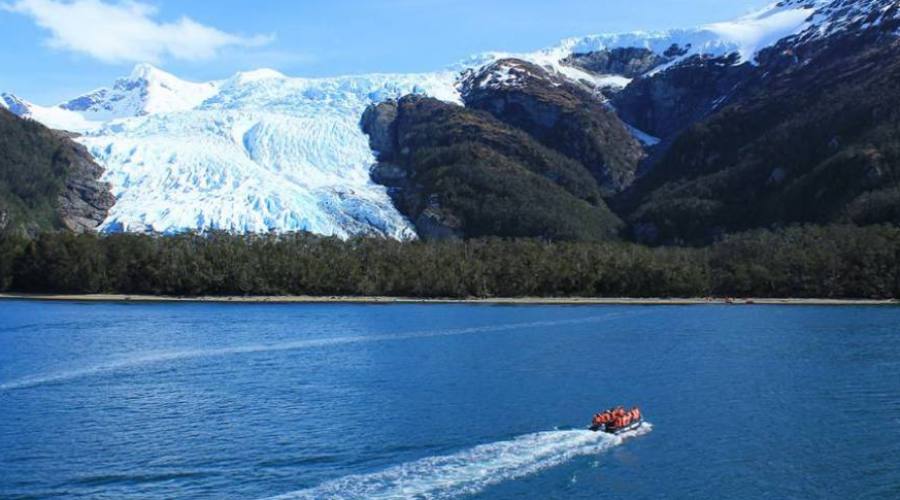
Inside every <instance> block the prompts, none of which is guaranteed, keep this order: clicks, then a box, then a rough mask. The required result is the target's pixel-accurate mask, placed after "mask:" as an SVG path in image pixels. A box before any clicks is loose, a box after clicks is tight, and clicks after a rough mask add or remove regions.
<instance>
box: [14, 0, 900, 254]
mask: <svg viewBox="0 0 900 500" xmlns="http://www.w3.org/2000/svg"><path fill="white" fill-rule="evenodd" d="M897 19H898V6H897V2H896V0H784V1H781V2H778V3H776V4H773V5H771V6H769V7H767V8H765V9H762V10H760V11H759V12H755V13H752V14H749V15H747V16H744V17H741V18H739V19H736V20H733V21H728V22H722V23H714V24H710V25H707V26H702V27H698V28H692V29H674V30H669V31H661V32H636V33H626V34H609V35H594V36H588V37H581V38H572V39H568V40H564V41H562V42H561V43H560V44H558V45H556V46H554V47H550V48H548V49H546V50H541V51H538V52H534V53H526V54H510V53H487V54H480V55H477V56H473V57H472V58H470V59H468V60H466V61H463V62H461V63H459V64H457V65H454V66H451V67H450V68H448V69H447V70H445V71H440V72H435V73H426V74H414V75H360V76H350V77H339V78H319V79H305V78H290V77H287V76H284V75H282V74H280V73H277V72H275V71H272V70H259V71H254V72H248V73H239V74H238V75H235V76H233V77H231V78H228V79H225V80H219V81H214V82H207V83H192V82H187V81H184V80H181V79H179V78H177V77H175V76H173V75H170V74H167V73H165V72H163V71H161V70H159V69H156V68H153V67H151V66H148V65H139V66H138V67H136V68H135V71H134V72H133V73H132V74H131V75H130V76H129V77H127V78H123V79H120V80H118V81H116V82H115V83H114V84H113V86H112V87H111V88H109V89H100V90H97V91H94V92H91V93H89V94H86V95H84V96H81V97H78V98H75V99H72V100H70V101H67V102H65V103H63V104H61V105H59V106H54V107H41V106H36V105H34V104H31V103H28V102H27V101H24V100H22V99H20V98H17V97H15V96H10V95H4V96H3V99H2V100H0V103H3V105H4V107H7V108H9V109H10V110H12V111H13V112H14V113H16V114H19V115H20V116H25V117H31V118H33V119H35V120H38V121H41V122H43V123H45V124H47V125H48V126H51V127H55V128H62V129H67V130H71V131H76V132H80V133H81V134H82V135H81V136H80V137H78V138H77V141H78V142H80V143H81V144H83V145H84V146H85V147H86V148H87V150H88V151H90V153H91V155H93V157H94V158H95V159H96V160H97V161H98V162H99V163H100V164H101V165H103V166H104V167H105V168H106V173H105V175H104V180H106V181H108V182H110V183H111V184H112V186H113V190H114V193H115V195H116V197H117V199H118V202H117V203H116V205H115V206H114V207H113V209H112V210H111V211H110V213H109V216H108V217H107V218H106V220H105V221H104V222H103V224H102V225H101V229H102V230H104V231H123V230H124V231H158V232H177V231H182V230H185V229H201V230H203V229H224V230H229V231H236V232H267V231H279V232H282V231H293V230H306V231H311V232H315V233H319V234H324V235H336V236H339V237H349V236H353V235H357V234H369V235H380V236H386V237H391V238H397V239H407V238H414V237H416V236H417V235H426V236H427V235H428V234H432V233H431V230H432V229H436V228H437V229H438V232H441V231H442V229H440V228H443V229H447V230H448V231H449V233H450V234H453V235H463V236H467V235H472V234H485V233H490V231H489V230H486V229H485V228H488V227H492V226H491V224H493V225H494V226H493V227H501V228H504V229H502V230H499V229H498V230H497V231H496V232H497V234H517V235H518V234H536V235H542V236H553V235H555V236H558V237H563V235H565V237H573V236H572V235H578V236H576V237H586V238H596V237H598V235H601V234H603V235H609V234H610V228H613V227H619V223H618V222H617V220H618V218H617V217H615V216H614V215H612V214H611V213H609V212H608V210H607V205H609V206H611V207H612V208H613V210H614V211H616V212H617V213H618V215H619V217H621V218H622V219H624V220H625V222H626V223H627V224H628V226H629V230H628V231H627V232H626V233H625V234H629V235H632V236H634V237H636V238H638V239H640V240H642V241H648V242H675V241H690V242H699V241H705V240H708V239H710V238H715V237H717V235H719V234H721V233H723V232H731V231H737V230H742V229H745V228H750V227H760V226H772V225H777V224H783V223H789V222H805V221H813V222H828V221H835V220H850V221H854V222H880V221H891V220H894V219H892V217H893V216H892V215H890V214H893V213H894V211H895V210H896V209H895V208H894V205H893V201H892V200H893V199H894V198H893V195H892V194H891V193H893V192H894V191H893V190H894V189H895V187H894V185H893V184H891V182H893V180H892V179H894V173H893V170H892V169H891V168H890V165H891V161H893V156H892V154H893V153H892V150H891V146H890V144H891V137H894V135H893V134H894V129H893V128H892V127H893V118H892V116H893V115H892V112H891V111H890V110H892V109H896V107H885V106H894V101H893V99H894V87H893V85H892V83H891V78H893V77H894V74H893V73H892V71H893V70H892V69H891V68H892V67H893V62H894V60H895V59H896V56H894V55H893V54H894V53H895V52H896V47H895V42H896V39H897V35H898V30H897V26H896V23H897ZM826 90H827V91H826ZM409 95H412V96H429V97H431V98H434V99H437V101H435V100H421V99H414V98H406V99H404V97H405V96H409ZM438 101H439V102H438ZM385 102H389V103H405V104H407V105H409V106H410V109H409V110H408V113H406V112H404V113H400V114H401V115H404V116H407V117H408V118H409V121H408V122H406V121H404V122H402V123H403V124H404V126H405V127H406V130H409V131H415V132H416V133H421V132H422V131H423V130H427V131H429V133H432V134H434V136H433V137H424V138H423V137H417V138H416V140H415V141H414V143H411V144H410V145H409V146H408V147H409V152H408V154H407V153H403V151H404V149H405V148H406V147H407V146H400V145H401V144H406V143H407V142H408V141H407V138H406V137H402V136H399V137H398V136H394V135H392V134H393V133H395V132H396V130H394V128H396V127H395V118H396V117H393V118H392V117H391V116H390V112H388V113H387V114H383V113H381V114H378V113H375V112H374V111H371V112H370V113H375V115H374V117H373V116H372V115H371V114H370V116H369V118H370V120H363V123H364V124H366V123H368V124H369V126H368V127H367V130H368V131H369V132H373V130H378V131H379V133H381V135H382V137H380V138H374V139H373V140H372V141H371V142H370V138H369V137H367V136H366V134H365V133H364V131H363V130H362V129H361V127H360V120H361V118H362V117H363V114H364V113H365V112H366V110H367V109H370V110H372V109H377V105H378V104H380V103H385ZM411 103H417V104H416V105H415V106H413V105H412V104H411ZM442 103H443V104H442ZM856 103H864V106H857V104H856ZM373 106H374V108H373ZM388 107H390V105H388ZM401 108H402V106H401ZM809 110H812V112H810V113H806V111H809ZM381 111H384V108H382V110H381ZM861 113H862V114H861ZM865 113H869V114H868V115H865ZM863 116H866V117H868V121H866V120H865V119H863ZM428 120H432V121H431V122H429V121H428ZM813 120H820V121H818V122H815V121H813ZM821 120H827V121H825V122H822V121H821ZM379 122H382V124H386V126H385V127H379V126H377V125H378V124H379ZM373 123H374V124H375V125H376V126H374V127H373V126H372V125H373ZM826 125H827V126H826ZM814 126H820V128H823V127H824V128H823V131H822V132H821V134H820V135H821V136H822V137H825V136H827V137H828V140H826V141H825V146H827V147H824V148H823V147H822V144H821V142H810V143H803V146H804V147H807V148H808V149H809V150H810V151H808V152H807V153H803V154H799V153H796V149H798V148H797V147H796V146H797V141H796V139H797V138H803V139H804V140H806V139H809V140H813V139H815V141H818V140H819V135H817V134H818V133H812V132H811V127H814ZM442 127H446V129H442ZM466 127H470V128H466ZM473 131H478V132H484V133H485V134H486V138H483V139H484V140H479V138H477V137H471V136H467V135H465V134H463V135H459V134H461V133H462V132H465V133H470V132H473ZM460 137H463V138H465V139H466V140H465V144H464V148H463V149H465V148H468V151H466V152H463V151H461V150H456V151H454V152H453V154H449V153H447V150H446V148H447V147H449V144H447V143H446V141H450V140H457V139H459V138H460ZM498 137H502V138H503V140H497V138H498ZM385 138H390V140H389V141H388V140H385ZM832 139H834V140H832ZM442 141H443V142H442ZM510 141H519V142H520V144H519V145H518V146H515V147H514V146H512V145H511V142H510ZM377 144H381V145H382V146H383V145H385V144H390V145H391V146H393V147H400V150H399V152H400V153H403V154H401V155H400V157H401V160H399V161H398V160H397V159H396V158H394V157H391V153H390V152H385V151H380V150H378V148H377V147H376V148H375V150H374V151H373V149H372V147H371V146H372V145H377ZM870 146H871V147H870ZM442 148H444V149H442ZM799 149H803V148H799ZM813 149H814V151H813ZM520 150H528V151H531V152H539V154H536V155H533V156H529V157H523V156H521V155H520V154H519V153H516V154H512V153H511V151H520ZM437 151H440V152H441V153H440V154H439V155H438V154H437V153H436V152H437ZM473 151H474V152H475V153H473ZM825 152H829V154H828V155H825ZM394 153H396V151H395V152H394ZM385 155H387V156H385ZM430 155H431V156H430ZM434 155H436V156H434ZM510 155H512V156H510ZM844 157H852V158H869V159H872V158H877V159H878V160H877V161H875V160H871V161H869V160H866V161H858V162H857V163H853V162H851V163H853V165H854V166H853V167H852V168H850V167H846V165H847V163H846V162H844V163H841V161H842V160H841V158H844ZM547 158H555V160H554V161H555V163H556V167H555V168H556V172H555V173H554V169H553V168H550V167H549V166H548V165H546V164H545V163H546V159H547ZM437 159H440V160H441V161H444V162H446V163H445V164H440V165H439V164H435V163H434V161H437ZM379 160H380V162H379ZM854 161H856V160H854ZM835 162H837V163H835ZM376 163H380V167H378V168H376V169H375V170H374V176H372V175H370V168H371V167H372V166H373V165H374V164H376ZM385 164H388V165H390V166H391V168H394V167H396V168H394V170H391V168H386V167H385V166H384V165H385ZM841 165H845V166H843V167H842V166H841ZM861 165H865V166H861ZM398 169H399V170H398ZM848 169H849V170H848ZM853 169H856V170H853ZM860 169H861V170H860ZM500 171H504V172H507V173H509V174H510V177H509V179H508V180H509V181H510V184H509V185H506V186H503V185H500V184H492V183H493V182H494V181H495V180H496V179H497V177H498V172H500ZM858 171H859V172H862V175H863V177H864V178H866V179H870V180H869V181H865V182H863V181H862V180H860V179H862V178H863V177H859V175H858V174H859V172H858ZM391 172H393V174H395V175H388V174H390V173H391ZM562 172H565V175H562V174H561V173H562ZM853 172H856V173H853ZM867 172H875V173H867ZM401 174H402V175H401ZM556 174H560V175H562V176H561V177H559V178H555V177H554V175H556ZM396 175H401V177H402V176H405V178H406V180H404V181H402V182H401V181H399V180H398V179H396V178H394V177H396ZM443 175H446V176H447V177H442V176H443ZM529 176H530V177H529ZM373 177H374V178H373ZM426 178H427V182H425V181H424V180H423V179H426ZM576 178H577V179H589V180H585V181H584V183H583V185H582V186H580V187H579V189H581V190H584V191H592V190H593V189H594V186H597V187H598V189H599V194H600V197H601V198H603V199H596V197H592V196H585V195H584V193H581V192H578V190H577V189H574V188H573V186H572V183H571V180H572V179H576ZM833 178H840V179H841V181H840V182H833V181H829V179H833ZM409 179H415V180H416V182H414V183H413V184H403V185H398V184H397V183H398V182H401V184H402V183H403V182H407V181H408V180H409ZM524 179H528V180H527V181H525V180H524ZM770 179H771V182H770V181H769V180H770ZM486 180H490V182H488V183H487V184H485V181H486ZM519 182H524V183H525V184H528V185H529V186H530V187H529V188H527V189H526V191H527V192H531V189H533V188H534V187H535V186H537V185H538V184H540V183H544V185H546V187H547V190H546V193H547V198H546V199H542V201H541V203H540V204H536V205H535V206H544V207H547V210H546V211H542V210H524V209H525V208H533V207H523V206H522V199H520V198H516V197H515V196H514V194H517V193H513V192H512V191H510V189H513V186H518V185H520V184H517V183H519ZM548 182H549V184H547V183H548ZM479 183H480V184H479ZM525 184H522V185H525ZM450 186H452V189H450ZM495 187H496V188H497V189H499V190H500V191H491V188H495ZM463 188H465V189H463ZM523 189H524V188H523ZM504 190H506V191H504ZM451 191H452V192H453V193H454V195H457V194H459V193H462V192H463V191H468V193H469V194H466V195H465V196H462V197H459V196H457V197H456V198H455V200H456V201H457V202H459V204H458V205H456V206H455V208H453V209H452V210H449V211H445V210H443V209H442V210H440V211H438V212H439V213H437V216H436V218H432V219H430V220H433V221H434V220H436V221H438V222H439V223H440V224H438V225H437V226H433V225H428V224H423V220H422V219H421V217H422V214H423V213H431V212H429V211H428V210H429V209H428V208H427V206H428V203H429V202H428V199H429V198H430V197H431V196H432V195H436V196H437V197H438V198H441V197H444V198H446V197H447V196H449V194H450V193H451ZM489 193H493V194H489ZM479 196H485V197H487V196H493V197H496V198H498V199H500V198H503V199H509V200H512V202H511V203H510V204H508V206H505V207H504V208H503V210H498V209H497V206H496V205H494V204H482V205H481V206H478V205H473V204H472V203H471V201H473V200H477V199H478V198H479ZM551 198H552V200H551ZM576 202H577V203H576ZM569 205H571V206H572V207H575V206H577V207H579V208H578V209H577V210H578V211H580V212H579V213H583V214H588V213H590V214H593V215H590V216H587V215H585V216H584V217H582V216H581V215H579V216H573V217H572V218H573V220H574V222H573V221H569V222H571V224H570V225H568V226H565V227H566V228H565V230H562V229H560V231H558V232H553V231H550V230H549V229H548V227H547V221H549V220H556V221H557V222H554V223H558V224H561V225H560V228H562V227H563V225H562V224H563V223H562V222H561V221H560V220H559V219H560V217H559V214H560V213H561V210H563V209H562V208H561V207H563V206H569ZM441 206H442V207H444V208H446V205H441ZM585 206H587V207H588V208H585ZM423 207H426V208H423ZM516 207H518V208H516ZM432 208H433V207H432ZM509 210H522V212H521V214H522V215H523V216H524V214H526V213H527V214H528V215H527V217H528V218H530V220H527V221H521V222H522V227H526V226H527V227H530V228H531V229H528V230H519V229H517V230H515V231H512V232H508V231H507V230H508V228H509V227H510V226H509V222H510V221H511V220H512V216H511V215H510V214H509V213H507V211H509ZM572 210H576V209H574V208H572ZM464 211H465V216H464V217H463V212H464ZM432 212H433V211H432ZM501 214H502V217H501ZM549 214H552V216H551V215H549ZM429 217H430V216H429ZM592 217H596V225H597V226H596V227H594V228H593V229H591V230H586V229H585V228H584V226H583V224H584V221H586V220H588V219H590V218H592ZM426 218H427V217H426ZM463 219H465V220H463ZM472 221H478V222H475V223H473V222H472ZM567 223H568V222H567ZM476 228H477V229H476Z"/></svg>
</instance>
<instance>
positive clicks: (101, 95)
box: [59, 64, 219, 121]
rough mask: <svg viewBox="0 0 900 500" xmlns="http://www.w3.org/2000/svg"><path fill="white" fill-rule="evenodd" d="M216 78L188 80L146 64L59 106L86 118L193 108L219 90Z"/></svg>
mask: <svg viewBox="0 0 900 500" xmlns="http://www.w3.org/2000/svg"><path fill="white" fill-rule="evenodd" d="M218 87H219V84H218V82H209V83H190V82H186V81H183V80H180V79H178V78H176V77H175V76H173V75H170V74H169V73H166V72H164V71H162V70H160V69H157V68H155V67H153V66H151V65H149V64H139V65H137V66H135V68H134V71H132V72H131V75H129V76H128V77H127V78H122V79H119V80H118V81H116V83H115V85H113V87H112V88H111V89H99V90H96V91H94V92H91V93H89V94H86V95H83V96H81V97H78V98H76V99H72V100H71V101H68V102H65V103H63V104H61V105H60V106H59V107H60V108H62V109H65V110H68V111H74V112H76V113H78V114H80V115H82V116H84V117H85V118H88V119H90V120H96V121H108V120H114V119H117V118H129V117H133V116H144V115H150V114H158V113H170V112H176V111H187V110H190V109H194V108H196V107H197V106H199V105H200V104H202V103H203V101H205V100H207V99H209V98H210V97H212V96H213V95H215V94H216V93H217V92H218Z"/></svg>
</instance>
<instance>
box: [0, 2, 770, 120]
mask: <svg viewBox="0 0 900 500" xmlns="http://www.w3.org/2000/svg"><path fill="white" fill-rule="evenodd" d="M772 1H773V0H214V1H213V0H190V1H186V0H0V43H2V46H3V49H2V50H0V68H3V69H2V70H0V91H5V92H12V93H15V94H17V95H19V96H21V97H23V98H25V99H28V100H30V101H33V102H36V103H38V104H43V105H50V104H56V103H58V102H61V101H63V100H66V99H69V98H72V97H75V96H78V95H80V94H83V93H85V92H87V91H90V90H92V89H95V88H98V87H102V86H109V85H111V84H112V82H113V81H114V80H115V79H116V78H118V77H121V76H126V75H128V74H129V73H130V71H131V68H132V67H133V66H134V65H135V64H137V63H140V62H149V63H152V64H154V65H156V66H158V67H160V68H163V69H165V70H166V71H169V72H172V73H174V74H176V75H177V76H179V77H181V78H184V79H187V80H193V81H207V80H213V79H221V78H226V77H228V76H230V75H232V74H234V73H235V72H237V71H246V70H252V69H259V68H272V69H276V70H278V71H281V72H282V73H285V74H287V75H290V76H308V77H315V76H336V75H343V74H359V73H372V72H404V73H406V72H419V71H432V70H437V69H441V68H444V67H446V66H449V65H450V64H453V63H454V62H457V61H459V60H461V59H464V58H466V57H467V56H470V55H472V54H477V53H480V52H485V51H492V50H497V51H506V52H523V51H532V50H536V49H540V48H543V47H547V46H551V45H553V44H555V43H556V42H558V41H559V40H561V39H563V38H568V37H572V36H581V35H589V34H594V33H606V32H622V31H633V30H659V29H666V28H678V27H691V26H696V25H700V24H704V23H709V22H715V21H722V20H727V19H731V18H734V17H737V16H740V15H743V14H746V13H748V12H750V11H753V10H755V9H758V8H760V7H763V6H765V5H767V4H769V3H771V2H772Z"/></svg>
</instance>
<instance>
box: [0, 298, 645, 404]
mask: <svg viewBox="0 0 900 500" xmlns="http://www.w3.org/2000/svg"><path fill="white" fill-rule="evenodd" d="M632 314H634V313H632ZM623 315H625V313H613V314H606V315H602V316H590V317H586V318H577V319H568V320H555V321H534V322H530V323H513V324H505V325H491V326H478V327H471V328H458V329H451V330H442V331H430V332H429V331H420V332H409V333H399V334H386V335H357V336H352V337H331V338H323V339H311V340H300V341H295V342H285V343H281V344H256V345H246V346H237V347H224V348H221V349H195V350H184V351H172V352H157V353H148V354H143V355H140V356H134V357H128V358H124V359H119V360H113V361H110V362H108V363H104V364H99V365H94V366H90V367H87V368H81V369H77V370H70V371H65V372H59V373H53V374H49V375H40V376H32V377H26V378H21V379H18V380H12V381H9V382H4V383H2V384H0V392H5V391H12V390H17V389H28V388H31V387H36V386H40V385H46V384H53V383H60V382H67V381H71V380H75V379H80V378H84V377H91V376H95V375H101V374H104V373H110V372H117V371H123V370H128V369H131V368H138V367H142V366H147V365H154V364H160V363H167V362H172V361H180V360H186V359H200V358H214V357H223V356H233V355H239V354H252V353H261V352H278V351H295V350H301V349H310V348H315V347H329V346H339V345H345V344H357V343H363V342H387V341H394V340H409V339H424V338H432V337H453V336H459V335H471V334H475V333H493V332H506V331H513V330H522V329H528V328H542V327H551V326H565V325H577V324H584V323H595V322H601V321H605V320H610V319H614V318H616V317H619V316H623Z"/></svg>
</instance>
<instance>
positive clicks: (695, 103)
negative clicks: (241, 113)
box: [612, 54, 757, 139]
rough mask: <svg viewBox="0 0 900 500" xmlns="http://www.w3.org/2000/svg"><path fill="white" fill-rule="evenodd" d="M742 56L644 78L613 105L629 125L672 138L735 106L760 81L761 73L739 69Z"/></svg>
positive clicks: (691, 63)
mask: <svg viewBox="0 0 900 500" xmlns="http://www.w3.org/2000/svg"><path fill="white" fill-rule="evenodd" d="M737 57H738V56H737V55H736V54H735V55H732V56H730V57H724V58H702V57H694V58H692V59H691V60H689V61H685V62H683V63H680V64H678V65H676V66H675V67H673V68H670V69H668V70H667V71H663V72H660V73H657V74H654V75H651V76H648V77H644V78H639V79H637V80H635V81H633V82H632V83H631V85H629V86H628V87H626V88H625V89H623V90H622V91H621V92H619V93H617V94H616V95H615V96H614V97H613V99H612V101H613V105H614V106H615V108H616V110H617V111H618V112H619V116H621V117H622V119H623V120H624V121H625V122H626V123H629V124H631V125H633V126H635V127H637V128H638V129H640V130H643V131H644V132H647V133H649V134H651V135H653V136H656V137H660V138H663V139H666V138H671V137H673V136H675V135H676V134H678V133H679V132H681V131H682V130H684V129H685V128H686V127H687V126H689V125H691V124H693V123H696V122H697V121H699V120H702V119H703V118H705V117H707V116H709V115H710V114H712V113H714V112H715V111H716V110H719V109H721V108H723V107H724V106H726V105H727V104H729V103H730V102H731V100H732V99H734V98H735V96H736V95H737V94H739V92H740V91H741V90H742V88H743V86H744V85H745V84H746V83H747V82H748V81H750V80H751V79H752V78H753V77H754V76H756V74H757V70H756V68H755V67H754V66H752V65H750V64H737Z"/></svg>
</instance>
